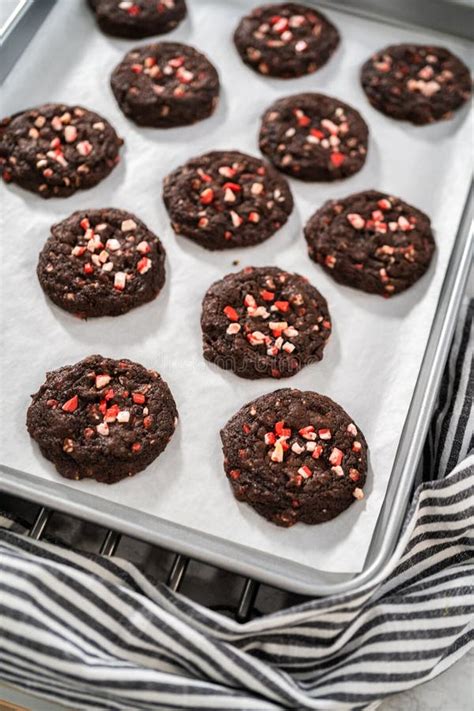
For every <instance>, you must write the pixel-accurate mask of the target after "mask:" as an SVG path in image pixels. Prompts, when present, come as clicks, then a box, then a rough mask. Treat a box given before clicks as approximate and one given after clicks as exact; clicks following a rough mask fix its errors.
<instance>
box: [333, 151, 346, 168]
mask: <svg viewBox="0 0 474 711" xmlns="http://www.w3.org/2000/svg"><path fill="white" fill-rule="evenodd" d="M345 158H346V157H345V155H344V153H331V163H332V164H333V166H334V167H335V168H339V166H340V165H342V164H343V163H344V161H345Z"/></svg>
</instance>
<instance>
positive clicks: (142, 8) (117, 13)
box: [89, 0, 186, 39]
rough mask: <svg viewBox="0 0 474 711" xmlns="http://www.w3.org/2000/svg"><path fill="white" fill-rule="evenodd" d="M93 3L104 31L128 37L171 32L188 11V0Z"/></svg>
mask: <svg viewBox="0 0 474 711" xmlns="http://www.w3.org/2000/svg"><path fill="white" fill-rule="evenodd" d="M89 5H90V6H91V8H92V10H93V11H94V12H95V15H96V19H97V23H98V25H99V27H100V29H101V30H102V32H105V33H106V34H108V35H114V36H115V37H126V38H127V39H140V37H151V36H152V35H163V34H165V33H166V32H171V30H174V28H175V27H176V26H177V25H178V24H179V23H180V22H181V20H182V19H183V17H185V15H186V3H185V1H184V0H160V1H159V2H158V1H157V0H134V2H129V1H124V2H119V0H89Z"/></svg>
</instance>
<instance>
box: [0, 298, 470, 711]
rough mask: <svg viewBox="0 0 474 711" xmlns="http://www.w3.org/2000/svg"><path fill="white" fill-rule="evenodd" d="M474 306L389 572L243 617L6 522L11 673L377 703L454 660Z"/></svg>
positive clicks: (103, 705)
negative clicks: (343, 590)
mask: <svg viewBox="0 0 474 711" xmlns="http://www.w3.org/2000/svg"><path fill="white" fill-rule="evenodd" d="M473 310H474V304H472V303H471V305H470V306H469V307H466V308H465V309H464V310H463V312H462V319H461V321H460V324H459V328H458V329H457V332H456V336H455V339H454V342H453V346H452V350H451V354H450V357H449V361H448V363H447V365H446V371H445V374H444V379H443V384H442V387H441V391H440V397H439V403H438V406H437V409H436V411H435V413H434V416H433V421H432V425H431V430H430V436H429V438H428V441H427V446H426V448H425V453H424V472H425V473H426V472H430V475H431V477H430V478H431V479H432V480H431V481H424V482H421V483H420V485H419V487H418V489H417V491H416V494H415V497H414V502H413V504H412V507H411V509H410V511H409V513H408V514H407V518H406V521H405V525H404V529H403V533H402V535H401V538H400V541H399V543H398V546H397V549H396V551H395V554H394V556H393V558H392V563H391V566H390V572H389V575H388V577H386V578H385V579H382V580H377V581H372V582H371V583H370V584H367V585H365V586H364V587H362V588H361V589H359V590H358V592H357V593H350V594H344V595H338V596H334V597H330V598H325V599H317V600H312V601H309V602H306V603H304V604H302V605H298V606H297V607H292V608H290V609H287V610H283V611H281V612H278V613H275V614H272V615H267V616H264V617H260V618H258V619H255V620H252V621H250V622H247V623H246V624H242V625H241V624H238V623H236V622H234V621H233V620H231V619H228V618H226V617H224V616H222V615H220V614H219V613H217V612H213V611H211V610H208V609H206V608H204V607H202V606H200V605H198V604H197V603H194V602H192V601H191V600H189V599H187V598H186V597H184V596H181V595H179V594H177V593H173V592H171V591H170V590H169V589H168V588H167V587H166V586H164V585H158V586H155V585H152V584H151V582H150V581H149V580H148V579H147V578H146V577H144V576H143V575H142V574H141V573H140V572H139V571H138V570H137V569H136V568H135V567H134V566H133V565H132V564H131V563H128V562H126V561H124V560H119V559H113V560H111V559H105V558H101V557H100V556H95V555H84V554H80V553H76V552H74V551H70V550H66V549H63V548H59V547H55V546H53V545H51V544H48V543H43V542H35V541H33V540H31V539H28V538H25V537H23V536H21V535H18V534H16V533H14V532H12V531H11V530H7V529H0V569H1V573H0V609H1V611H0V615H1V618H0V640H1V642H0V678H1V679H3V680H4V681H5V682H6V683H10V684H12V685H14V686H16V687H20V688H23V689H25V690H28V691H29V692H30V693H33V694H36V695H39V696H41V697H44V698H47V699H51V700H54V701H56V702H60V703H61V702H62V703H63V704H65V705H66V706H67V707H69V708H74V709H88V710H90V709H120V711H124V710H125V709H204V710H207V709H209V710H210V709H242V710H245V711H250V710H252V709H364V708H375V706H376V705H377V703H378V701H379V700H380V699H382V698H384V697H386V696H389V695H391V694H394V693H397V692H400V691H402V690H405V689H409V688H411V687H413V686H416V685H417V684H420V683H422V682H424V681H427V680H428V679H431V678H433V677H435V676H437V675H438V674H440V673H441V672H442V671H443V670H444V669H446V668H447V667H449V666H450V665H451V664H453V663H454V662H455V661H456V660H457V659H459V658H460V657H461V656H462V655H463V654H464V653H465V652H466V651H467V650H468V649H469V648H470V647H471V646H472V645H473V644H474V614H473V613H474V555H473V547H472V533H473V523H474V455H472V454H471V455H469V451H470V449H472V445H473V442H472V432H473V427H472V423H473V421H472V385H473V365H472V337H471V335H472V334H471V328H472V315H473ZM456 462H461V463H458V464H456ZM455 464H456V466H455ZM448 472H449V474H448Z"/></svg>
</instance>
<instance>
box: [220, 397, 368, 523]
mask: <svg viewBox="0 0 474 711" xmlns="http://www.w3.org/2000/svg"><path fill="white" fill-rule="evenodd" d="M221 439H222V444H223V451H224V469H225V472H226V474H227V478H228V479H229V482H230V484H231V486H232V489H233V492H234V496H235V497H236V499H238V500H239V501H245V502H247V503H248V504H250V506H252V507H253V508H254V509H255V510H256V511H257V513H259V514H260V515H261V516H264V517H265V518H267V519H268V520H269V521H271V522H272V523H276V524H277V525H278V526H287V527H288V526H293V525H294V524H295V523H298V521H301V522H302V523H308V524H315V523H322V522H323V521H329V520H330V519H332V518H334V517H335V516H338V515H339V514H340V513H341V512H342V511H344V510H345V509H347V507H348V506H350V505H351V503H352V502H353V501H354V499H362V498H363V497H364V494H363V491H362V487H363V486H364V483H365V477H366V472H367V444H366V441H365V438H364V435H363V434H362V432H360V430H359V428H358V427H357V426H356V425H355V424H354V423H353V422H352V419H351V418H350V417H349V415H348V414H347V412H345V411H344V410H343V409H342V407H341V406H340V405H337V404H336V403H335V402H333V401H332V400H330V399H329V398H328V397H325V396H324V395H319V394H318V393H314V392H302V391H301V390H293V389H290V388H285V389H282V390H275V392H273V393H269V394H268V395H262V397H259V398H257V400H254V401H253V402H249V403H248V404H247V405H244V407H242V409H240V410H239V411H238V412H237V414H235V415H234V416H233V417H232V418H231V419H230V420H229V422H228V423H227V424H226V426H225V427H224V429H223V430H222V431H221Z"/></svg>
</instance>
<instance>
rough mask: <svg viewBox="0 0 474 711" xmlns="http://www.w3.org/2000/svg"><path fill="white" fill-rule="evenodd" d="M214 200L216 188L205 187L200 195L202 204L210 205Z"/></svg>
mask: <svg viewBox="0 0 474 711" xmlns="http://www.w3.org/2000/svg"><path fill="white" fill-rule="evenodd" d="M213 200H214V190H213V189H212V188H205V190H203V191H202V193H201V194H200V195H199V201H200V203H201V204H202V205H210V204H211V202H212V201H213Z"/></svg>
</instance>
